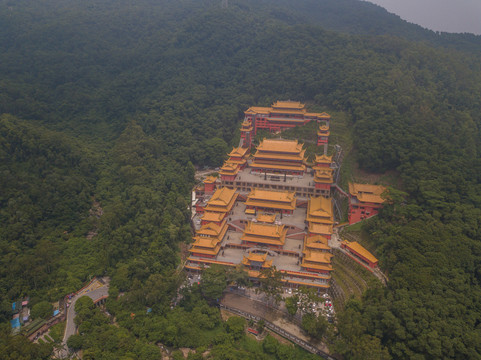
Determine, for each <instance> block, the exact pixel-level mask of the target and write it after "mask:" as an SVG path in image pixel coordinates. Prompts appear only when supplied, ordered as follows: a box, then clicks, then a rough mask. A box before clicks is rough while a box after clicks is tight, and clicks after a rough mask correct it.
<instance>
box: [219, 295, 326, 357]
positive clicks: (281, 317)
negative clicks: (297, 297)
mask: <svg viewBox="0 0 481 360" xmlns="http://www.w3.org/2000/svg"><path fill="white" fill-rule="evenodd" d="M221 305H222V306H225V307H227V308H233V309H237V310H239V311H242V312H245V313H248V314H250V315H253V316H256V317H259V318H262V319H264V320H265V321H266V322H269V323H271V324H273V325H274V326H276V327H278V328H280V329H282V330H283V332H284V333H286V334H289V335H290V336H291V337H292V338H290V337H288V336H287V335H286V334H280V335H282V336H286V337H287V338H288V339H290V340H292V339H293V338H297V339H299V340H300V341H302V342H304V343H306V344H308V345H309V346H311V347H312V348H314V349H316V350H317V351H316V353H319V355H321V354H324V355H325V356H324V357H326V358H327V353H328V352H329V349H328V348H327V346H326V345H325V344H323V343H322V342H320V341H318V340H314V339H312V338H311V337H309V336H306V335H305V334H304V332H303V331H302V329H301V328H300V326H299V325H297V324H295V323H293V322H292V321H291V320H289V319H288V318H287V316H286V315H285V314H284V313H282V312H281V311H279V310H275V309H272V308H270V307H268V306H267V305H265V304H263V303H261V302H259V301H255V300H251V299H249V298H246V297H244V296H239V295H236V294H231V293H224V297H223V298H222V300H221ZM272 330H274V331H276V330H275V329H272ZM276 332H278V331H276ZM292 341H294V340H292ZM294 342H296V341H294ZM296 343H298V342H296ZM298 345H300V346H302V345H301V344H300V343H298ZM304 348H305V347H304ZM305 349H306V350H308V351H311V350H309V349H307V348H305ZM311 352H313V351H311Z"/></svg>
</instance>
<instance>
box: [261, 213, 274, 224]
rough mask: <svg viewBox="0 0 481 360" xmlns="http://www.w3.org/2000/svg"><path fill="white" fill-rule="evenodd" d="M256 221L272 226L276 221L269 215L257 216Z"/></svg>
mask: <svg viewBox="0 0 481 360" xmlns="http://www.w3.org/2000/svg"><path fill="white" fill-rule="evenodd" d="M257 221H259V222H265V223H269V224H273V223H274V222H275V221H276V216H275V215H269V214H259V215H257Z"/></svg>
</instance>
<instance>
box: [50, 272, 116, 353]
mask: <svg viewBox="0 0 481 360" xmlns="http://www.w3.org/2000/svg"><path fill="white" fill-rule="evenodd" d="M108 293H109V283H108V280H105V279H104V280H103V281H102V282H100V281H98V280H95V281H94V282H92V283H91V284H89V285H88V286H87V287H86V288H84V289H82V290H81V291H80V292H79V293H78V294H77V295H75V296H74V297H73V298H72V299H71V302H70V306H69V307H68V308H67V320H66V325H65V333H64V336H63V340H62V345H63V348H62V349H61V350H60V351H59V353H58V358H61V359H64V358H68V356H69V349H68V346H67V340H68V338H69V337H70V336H72V335H74V334H75V332H76V331H77V326H76V325H75V322H74V319H75V315H76V312H75V303H76V302H77V300H78V299H80V298H81V297H82V296H88V297H89V298H91V299H92V300H93V301H94V302H95V301H96V300H98V299H100V298H102V297H104V296H107V295H108Z"/></svg>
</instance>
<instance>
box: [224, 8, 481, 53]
mask: <svg viewBox="0 0 481 360" xmlns="http://www.w3.org/2000/svg"><path fill="white" fill-rule="evenodd" d="M231 3H233V4H235V3H234V2H231ZM242 3H244V4H246V3H249V4H250V6H252V8H254V7H255V6H259V7H262V8H264V9H265V10H268V9H270V13H271V15H272V17H275V18H278V19H279V20H281V21H285V22H290V23H305V22H306V21H307V22H309V23H312V24H313V25H321V26H322V27H324V28H325V29H327V30H333V31H339V32H344V33H349V34H356V35H391V36H398V37H401V38H405V39H407V40H412V41H424V42H428V43H430V44H432V45H436V46H444V47H449V48H454V49H456V50H460V51H469V52H472V53H477V54H480V53H481V36H479V35H474V34H470V33H464V34H459V33H447V32H436V31H432V30H429V29H425V28H423V27H422V26H419V25H417V24H413V23H410V22H408V21H405V20H403V19H401V18H400V17H399V16H398V15H396V14H392V13H390V12H388V11H387V10H386V9H384V8H383V7H381V6H379V5H376V4H373V3H370V2H368V1H361V0H300V1H295V2H293V1H290V0H277V1H273V0H260V1H251V0H248V1H242ZM273 6H275V8H273ZM286 10H287V11H289V13H286Z"/></svg>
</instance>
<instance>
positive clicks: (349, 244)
mask: <svg viewBox="0 0 481 360" xmlns="http://www.w3.org/2000/svg"><path fill="white" fill-rule="evenodd" d="M342 243H343V244H345V245H346V247H347V248H349V249H352V250H354V251H355V252H357V253H358V254H359V255H361V256H363V257H365V258H366V259H367V260H369V261H370V262H372V263H376V262H377V261H378V260H377V259H376V257H375V256H374V255H373V254H371V253H370V252H369V251H367V250H366V249H365V248H364V247H363V246H362V245H361V244H359V243H358V242H357V241H352V242H349V241H347V240H344V241H343V242H342Z"/></svg>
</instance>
